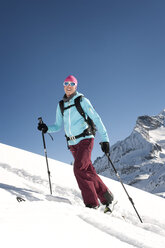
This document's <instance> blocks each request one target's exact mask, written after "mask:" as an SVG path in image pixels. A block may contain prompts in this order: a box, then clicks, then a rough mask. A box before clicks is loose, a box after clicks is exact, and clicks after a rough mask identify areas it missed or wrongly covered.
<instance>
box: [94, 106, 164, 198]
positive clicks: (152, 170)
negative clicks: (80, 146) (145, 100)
mask: <svg viewBox="0 0 165 248" xmlns="http://www.w3.org/2000/svg"><path fill="white" fill-rule="evenodd" d="M111 159H112V161H113V162H114V165H115V167H116V168H117V170H118V172H119V174H120V175H121V178H122V180H123V181H124V182H125V183H127V184H129V185H133V186H135V187H138V188H140V189H143V190H146V191H148V192H151V193H154V194H157V195H159V196H162V197H165V110H164V111H162V112H161V113H160V114H158V115H157V116H140V117H138V119H137V122H136V126H135V128H134V130H133V132H132V133H131V135H130V136H129V137H127V138H126V139H125V140H123V141H119V142H117V143H116V144H115V145H113V146H112V148H111ZM94 166H95V168H96V170H97V172H98V173H99V174H101V175H104V176H107V177H109V178H115V175H114V173H113V170H112V169H109V165H108V161H107V158H106V157H105V156H103V157H102V158H98V159H97V160H96V161H95V163H94Z"/></svg>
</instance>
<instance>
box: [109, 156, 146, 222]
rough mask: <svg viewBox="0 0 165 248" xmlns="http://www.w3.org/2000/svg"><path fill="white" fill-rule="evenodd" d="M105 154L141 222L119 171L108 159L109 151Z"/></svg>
mask: <svg viewBox="0 0 165 248" xmlns="http://www.w3.org/2000/svg"><path fill="white" fill-rule="evenodd" d="M106 156H107V158H108V160H109V162H110V163H111V165H112V168H113V169H114V171H115V174H116V176H117V177H118V179H119V181H120V183H121V185H122V186H123V188H124V191H125V193H126V194H127V196H128V199H129V200H130V202H131V204H132V206H133V208H134V210H135V212H136V214H137V216H138V218H139V220H140V222H141V223H143V221H142V219H141V217H140V215H139V213H138V211H137V209H136V208H135V204H134V202H133V200H132V198H131V197H130V196H129V194H128V192H127V190H126V188H125V186H124V184H123V182H122V180H121V177H120V176H119V173H118V172H117V170H116V168H115V166H114V164H113V163H112V160H111V159H110V155H109V153H107V154H106Z"/></svg>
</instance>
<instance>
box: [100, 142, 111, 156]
mask: <svg viewBox="0 0 165 248" xmlns="http://www.w3.org/2000/svg"><path fill="white" fill-rule="evenodd" d="M100 145H101V149H102V151H103V152H104V153H105V154H110V145H109V142H101V143H100Z"/></svg>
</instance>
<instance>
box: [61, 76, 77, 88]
mask: <svg viewBox="0 0 165 248" xmlns="http://www.w3.org/2000/svg"><path fill="white" fill-rule="evenodd" d="M64 82H74V83H75V84H76V86H77V84H78V82H77V79H76V78H75V77H74V76H72V75H69V76H68V77H67V78H65V80H64Z"/></svg>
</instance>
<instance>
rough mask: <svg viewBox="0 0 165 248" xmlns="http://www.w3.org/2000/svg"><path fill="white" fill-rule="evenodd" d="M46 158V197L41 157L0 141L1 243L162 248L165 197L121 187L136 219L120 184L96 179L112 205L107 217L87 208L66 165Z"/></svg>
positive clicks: (24, 245)
mask: <svg viewBox="0 0 165 248" xmlns="http://www.w3.org/2000/svg"><path fill="white" fill-rule="evenodd" d="M48 161H49V167H50V172H51V182H52V188H53V195H52V196H50V194H49V192H50V191H49V184H48V176H47V168H46V162H45V157H44V156H40V155H37V154H33V153H30V152H27V151H24V150H20V149H17V148H14V147H10V146H7V145H4V144H0V196H1V197H0V235H1V247H3V248H8V247H17V248H19V247H24V248H26V247H28V248H29V247H31V248H33V247H49V248H51V247H76V248H77V247H83V248H84V247H85V248H88V247H96V248H98V247H105V246H106V247H107V246H109V247H120V248H133V247H138V248H164V247H165V215H164V209H165V199H163V198H161V197H158V196H155V195H153V194H150V193H147V192H145V191H142V190H139V189H137V188H134V187H131V186H128V185H125V187H126V189H127V191H128V193H129V195H130V196H131V197H132V198H133V201H134V204H135V207H136V208H137V210H138V212H139V214H140V216H141V218H142V220H143V223H140V221H139V219H138V217H137V215H136V213H135V211H134V209H133V207H132V205H131V203H130V201H129V200H128V197H127V195H126V194H125V192H124V190H123V188H122V186H121V184H120V183H119V182H117V181H114V180H112V179H109V178H105V177H102V179H103V181H104V182H105V183H106V185H107V186H108V187H109V189H110V190H111V191H112V192H113V193H114V195H115V199H116V200H118V204H117V205H116V207H115V209H114V212H113V213H112V214H111V215H108V214H104V213H103V207H100V208H99V209H98V210H93V209H88V208H85V207H84V204H83V202H82V198H81V194H80V191H79V189H78V186H77V183H76V180H75V178H74V175H73V170H72V166H71V165H69V164H64V163H61V162H59V161H55V160H52V159H49V160H48ZM17 196H20V197H23V198H24V199H25V200H26V201H22V202H18V201H17V200H16V197H17ZM122 216H124V218H123V217H122Z"/></svg>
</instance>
